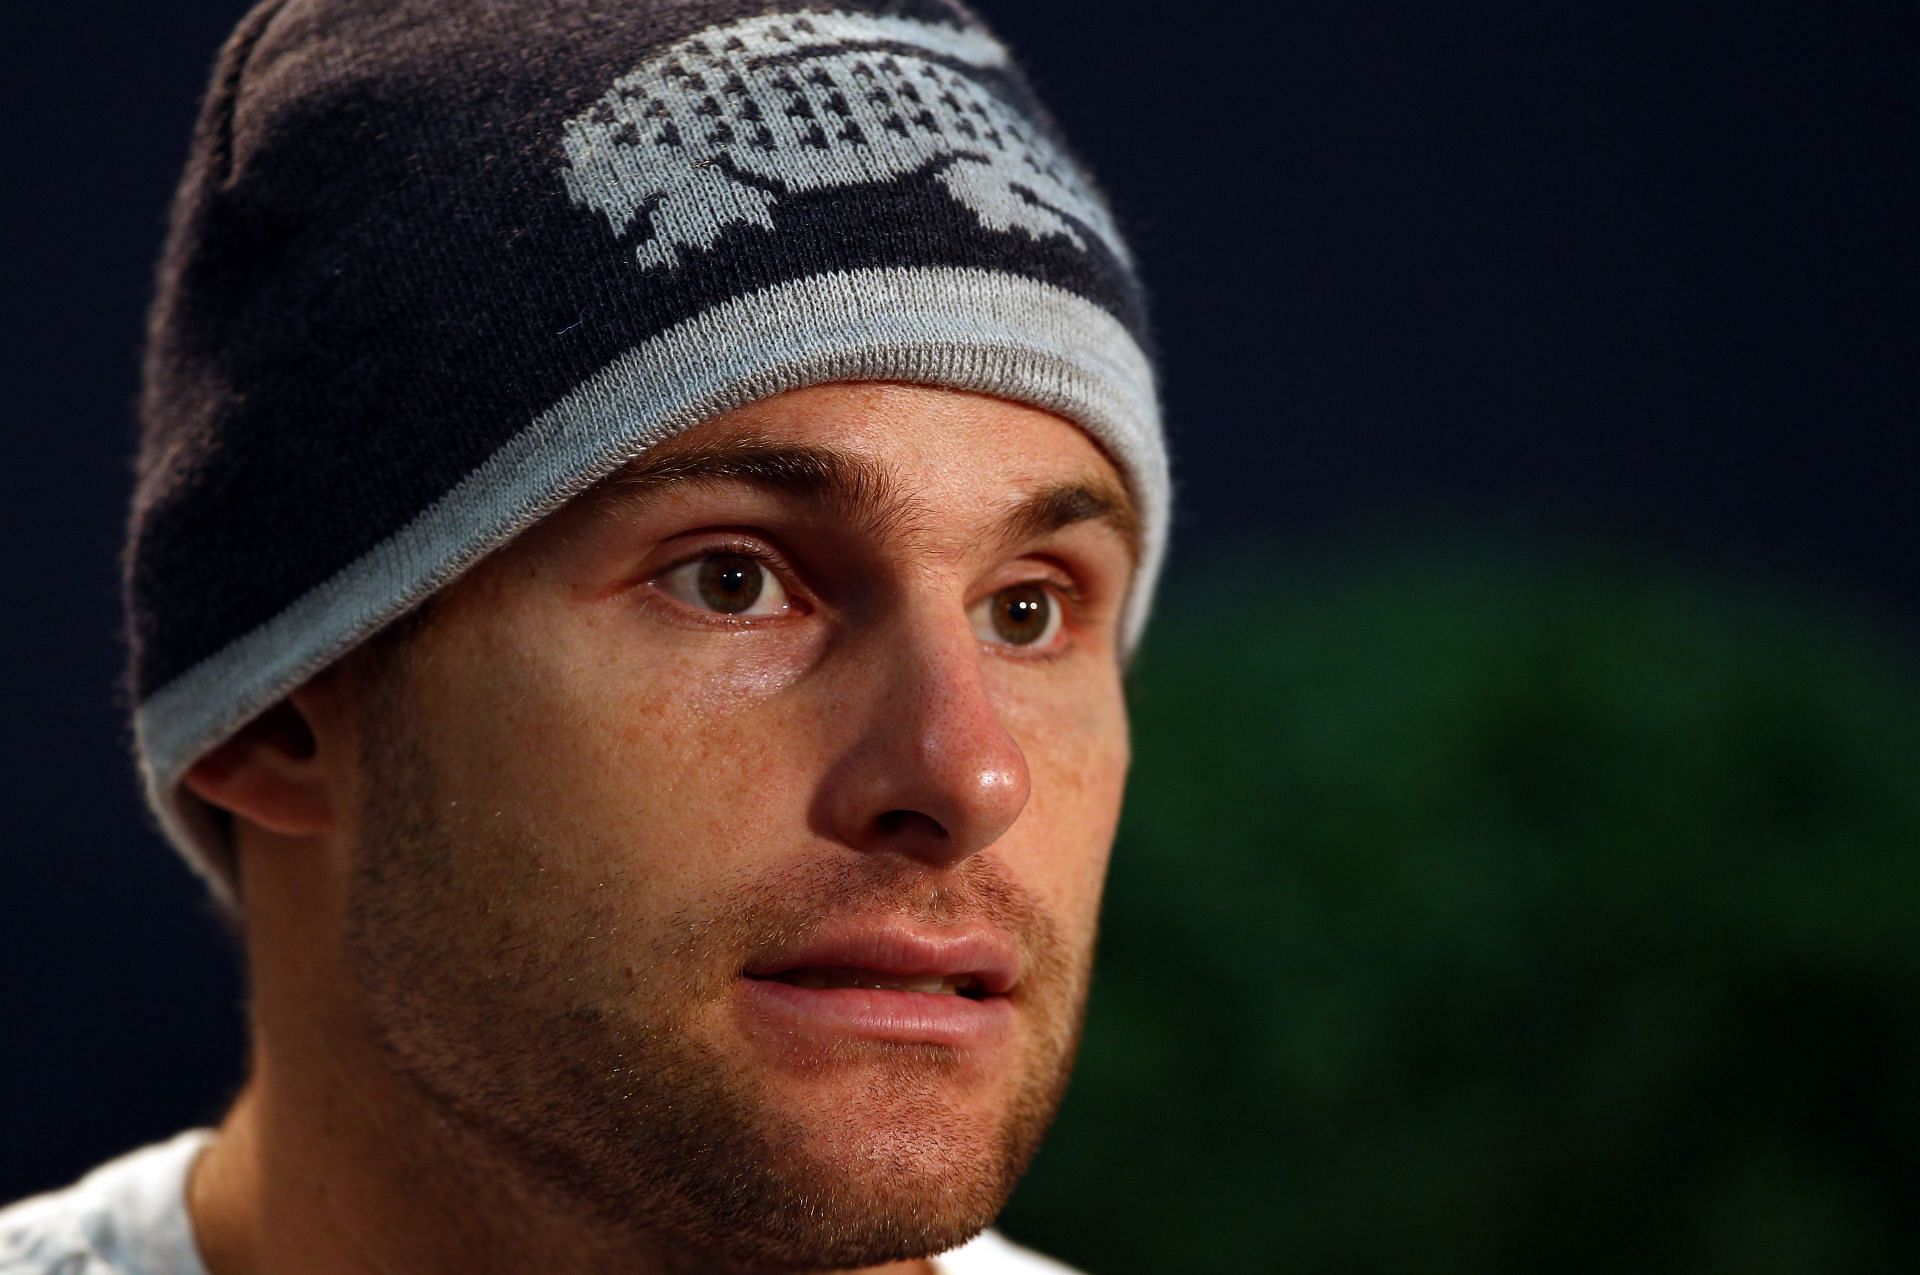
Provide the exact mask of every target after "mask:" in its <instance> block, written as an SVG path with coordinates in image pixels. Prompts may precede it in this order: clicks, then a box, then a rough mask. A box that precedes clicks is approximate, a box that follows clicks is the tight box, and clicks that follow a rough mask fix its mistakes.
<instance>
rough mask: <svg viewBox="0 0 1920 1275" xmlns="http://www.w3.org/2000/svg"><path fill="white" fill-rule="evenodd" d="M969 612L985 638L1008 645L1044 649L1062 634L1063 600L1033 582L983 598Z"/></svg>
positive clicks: (976, 630)
mask: <svg viewBox="0 0 1920 1275" xmlns="http://www.w3.org/2000/svg"><path fill="white" fill-rule="evenodd" d="M969 615H970V616H971V617H972V619H973V631H974V633H975V634H977V635H978V636H979V637H980V639H981V640H982V641H986V642H994V643H998V644H1000V645H1004V646H1021V647H1032V648H1036V649H1039V648H1044V647H1047V646H1050V645H1052V643H1053V642H1054V640H1055V639H1056V638H1057V637H1058V636H1059V634H1060V621H1061V615H1060V600H1059V599H1058V598H1056V597H1054V596H1053V593H1052V592H1051V591H1050V590H1048V589H1047V588H1046V587H1045V586H1043V585H1040V584H1036V583H1032V582H1029V583H1026V584H1016V585H1014V586H1012V587H1011V588H1007V589H1002V590H1000V591H999V592H998V593H994V594H990V595H988V596H987V597H984V598H982V599H980V601H978V602H976V603H974V605H973V610H972V611H971V612H969Z"/></svg>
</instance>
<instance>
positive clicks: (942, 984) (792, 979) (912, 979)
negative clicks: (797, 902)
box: [771, 969, 978, 996]
mask: <svg viewBox="0 0 1920 1275" xmlns="http://www.w3.org/2000/svg"><path fill="white" fill-rule="evenodd" d="M771 977H772V978H774V979H775V980H776V981H778V982H782V983H791V984H792V985H793V986H795V987H804V988H808V989H810V990H812V991H821V990H823V989H825V988H829V987H864V988H868V989H870V990H872V991H876V992H921V993H924V994H926V995H929V996H955V995H958V994H959V992H960V990H961V989H962V988H972V987H975V986H977V984H978V980H977V979H975V978H974V976H973V975H971V974H955V975H953V976H952V977H943V976H941V975H939V974H880V973H876V972H875V971H873V970H819V969H812V970H787V971H785V972H784V973H780V974H774V975H772V976H771Z"/></svg>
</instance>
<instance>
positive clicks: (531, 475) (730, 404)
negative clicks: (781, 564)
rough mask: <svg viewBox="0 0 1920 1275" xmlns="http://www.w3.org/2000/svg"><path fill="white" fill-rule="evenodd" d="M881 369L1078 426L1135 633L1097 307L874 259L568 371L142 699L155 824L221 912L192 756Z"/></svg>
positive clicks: (209, 823)
mask: <svg viewBox="0 0 1920 1275" xmlns="http://www.w3.org/2000/svg"><path fill="white" fill-rule="evenodd" d="M862 380H893V381H908V382H914V383H919V384H927V385H939V386H945V387H948V388H952V389H961V390H972V391H976V392H980V393H986V394H993V395H996V396H998V397H1001V398H1007V399H1012V400H1016V401H1019V402H1023V403H1026V404H1029V405H1031V406H1034V407H1038V408H1042V409H1044V410H1047V411H1051V412H1054V413H1057V414H1058V415H1060V416H1063V417H1066V418H1067V419H1069V420H1072V421H1074V422H1075V423H1077V424H1078V425H1079V426H1080V427H1081V428H1082V429H1084V430H1086V431H1087V433H1088V434H1089V435H1090V436H1091V437H1093V438H1094V439H1095V440H1096V441H1097V442H1099V443H1100V444H1101V445H1102V446H1103V447H1104V448H1105V449H1106V451H1107V452H1108V454H1109V455H1110V456H1111V457H1112V459H1113V461H1114V463H1115V465H1116V466H1117V467H1118V468H1119V470H1120V471H1121V474H1122V475H1123V477H1124V478H1125V479H1126V481H1127V483H1128V484H1129V486H1130V488H1131V489H1132V493H1133V496H1134V499H1135V501H1136V502H1137V503H1138V504H1139V506H1140V509H1139V512H1140V523H1141V526H1142V529H1143V535H1144V543H1143V544H1142V546H1141V560H1140V564H1139V569H1138V571H1137V572H1136V574H1135V577H1134V582H1133V586H1132V590H1131V592H1130V594H1129V596H1128V599H1127V602H1126V607H1125V610H1124V612H1123V614H1122V616H1121V624H1120V640H1121V649H1122V650H1123V652H1125V651H1130V650H1131V649H1132V647H1133V646H1134V644H1135V642H1136V641H1137V640H1138V638H1139V635H1140V631H1141V628H1142V627H1143V625H1144V623H1145V619H1146V614H1147V611H1148V606H1149V603H1150V600H1151V598H1152V594H1153V589H1154V585H1155V582H1156V580H1157V578H1158V576H1159V570H1160V565H1161V559H1162V557H1163V555H1164V551H1165V544H1166V530H1167V521H1168V510H1169V504H1170V500H1171V489H1170V476H1169V472H1168V460H1167V455H1166V450H1165V446H1164V443H1163V441H1162V432H1161V428H1160V410H1159V404H1158V399H1157V396H1156V393H1155V387H1154V381H1153V373H1152V368H1151V365H1150V364H1149V362H1148V360H1147V357H1146V354H1145V352H1144V351H1143V350H1142V349H1141V348H1140V346H1139V344H1138V343H1137V342H1136V341H1135V340H1134V338H1133V336H1132V335H1131V334H1130V333H1129V332H1128V331H1127V329H1126V328H1125V327H1124V326H1123V325H1122V324H1121V323H1120V322H1119V321H1118V320H1117V319H1115V318H1114V317H1113V315H1111V314H1110V313H1108V312H1107V311H1106V310H1104V309H1102V308H1100V307H1099V306H1097V305H1094V304H1093V303H1091V302H1089V301H1087V300H1085V299H1084V298H1082V297H1079V296H1076V295H1075V294H1073V293H1071V292H1067V291H1065V290H1063V289H1061V288H1057V287H1054V286H1052V285H1050V284H1045V283H1040V282H1038V281H1036V280H1033V279H1030V278H1027V277H1026V276H1023V275H1015V274H1009V273H1005V272H999V271H990V270H979V269H924V268H910V269H877V270H857V271H844V272H835V273H830V274H823V275H817V276H814V277H812V278H804V279H797V280H793V281H791V282H787V283H783V284H780V285H777V286H774V287H769V288H765V289H761V290H759V291H756V292H752V293H747V294H745V295H742V296H739V297H735V298H733V299H731V300H729V301H727V302H725V303H724V304H721V305H718V306H715V307H713V308H712V309H709V310H706V311H704V312H702V313H700V314H698V315H695V316H693V317H692V318H689V319H687V320H685V321H683V322H681V323H678V324H676V325H674V326H673V327H671V328H668V329H666V330H665V331H663V332H660V333H659V334H658V335H656V336H653V337H651V338H649V339H648V340H646V341H644V342H642V343H641V344H639V345H638V346H636V347H634V348H633V349H631V350H629V351H628V352H627V353H625V354H624V355H622V356H620V357H619V358H617V359H615V360H614V361H613V362H611V363H610V364H608V365H607V366H606V367H605V368H603V369H602V370H601V371H599V372H597V373H595V374H594V375H593V376H591V377H589V378H588V379H587V380H586V381H584V382H582V383H581V384H580V385H579V386H577V387H575V388H574V389H573V390H572V391H571V392H570V393H568V394H567V395H566V396H565V397H564V398H562V399H561V400H560V401H559V402H557V403H555V404H554V405H553V406H552V407H550V408H548V409H547V410H546V411H544V412H542V413H541V414H540V415H539V416H537V417H536V418H535V419H534V420H533V421H532V422H531V423H530V424H529V425H527V426H526V428H524V429H523V430H521V431H520V432H519V433H518V434H516V435H515V436H514V437H513V438H511V439H510V440H509V441H508V442H507V443H506V444H505V445H504V446H502V447H501V448H499V450H497V451H495V452H494V453H493V454H492V455H491V456H490V457H488V458H487V459H486V460H485V461H484V462H483V463H481V464H480V465H479V466H478V467H477V468H475V469H474V470H473V471H472V472H470V473H469V474H468V475H467V476H466V477H465V478H463V479H462V480H461V481H460V482H458V483H457V484H455V485H454V486H453V487H452V488H451V489H450V490H448V491H447V492H446V493H445V494H444V495H442V496H441V497H440V498H439V499H438V500H437V501H435V502H434V503H433V504H432V505H430V506H428V507H427V508H426V509H424V510H423V511H421V512H420V513H419V514H418V515H417V516H416V517H414V518H413V519H412V520H411V521H410V522H408V523H407V524H406V525H405V526H403V527H401V528H400V529H399V530H398V531H396V532H394V533H393V534H392V535H390V536H388V537H386V538H385V539H384V540H382V541H380V542H379V543H378V544H376V545H375V546H374V547H373V548H372V549H370V550H369V551H367V552H366V553H365V554H363V555H361V556H360V557H359V558H358V559H356V560H355V561H353V562H352V563H350V564H348V565H347V566H346V567H345V568H343V569H342V570H340V571H339V572H337V573H335V574H334V575H333V576H332V577H330V578H329V579H328V580H326V581H325V582H324V583H322V584H320V585H319V586H317V587H315V588H314V589H312V590H310V591H308V592H307V593H306V594H304V595H303V596H301V597H300V598H299V599H297V600H296V601H294V602H293V603H292V604H291V605H289V606H288V607H286V608H285V609H284V610H282V611H281V612H280V613H279V614H278V615H276V616H274V617H273V618H272V619H271V620H269V621H267V622H266V623H264V624H262V625H260V626H258V627H257V628H254V629H253V630H251V631H250V632H248V633H246V634H244V635H242V636H241V637H239V638H237V639H235V640H234V641H232V642H230V643H228V644H227V645H226V646H225V647H223V648H221V649H220V650H219V651H217V652H215V653H214V654H213V655H211V656H209V657H207V658H206V659H204V660H202V661H201V662H199V663H198V664H196V665H194V666H193V667H191V668H189V669H188V670H187V671H186V672H184V673H182V674H181V675H179V676H178V677H176V678H174V679H173V680H172V681H170V682H168V683H167V684H165V685H164V686H162V687H161V688H160V689H159V690H157V691H155V692H154V693H153V694H152V695H150V696H149V697H148V698H147V699H146V700H145V701H143V702H142V703H141V704H140V706H139V708H138V710H137V711H136V713H135V715H134V742H135V748H136V750H137V753H138V757H139V763H140V771H141V777H142V781H143V783H144V785H145V788H146V794H147V800H148V802H149V804H150V805H151V806H152V808H153V810H154V812H155V814H156V815H157V816H158V818H159V821H160V825H161V828H162V830H163V831H164V832H165V833H166V835H167V838H168V840H170V841H171V842H172V843H173V844H174V846H175V847H176V848H177V849H178V850H179V851H180V852H181V853H182V854H183V855H185V857H186V858H187V860H188V861H189V862H190V863H191V864H192V865H193V867H194V868H195V869H196V870H197V871H198V872H199V873H200V874H201V875H202V876H204V877H205V878H206V879H207V881H208V884H209V885H210V886H211V887H212V889H213V892H214V894H215V897H216V899H217V900H218V901H219V902H220V903H221V904H222V905H223V906H225V907H227V908H229V909H230V910H234V911H237V910H238V908H239V899H238V897H237V893H236V889H235V881H234V863H233V851H232V847H231V846H230V845H229V844H228V843H227V838H226V835H225V833H224V831H223V829H222V826H221V821H219V820H218V819H216V818H215V817H214V814H213V811H212V809H211V808H210V807H208V806H207V805H206V804H205V803H204V802H202V801H201V800H200V799H199V798H197V797H195V796H194V795H193V794H192V793H190V792H188V791H187V790H186V789H185V788H184V787H183V786H182V785H181V783H180V779H181V776H182V775H184V774H185V773H186V771H187V769H188V768H189V767H190V766H191V765H192V764H193V763H194V761H196V760H197V759H198V758H199V757H200V756H201V755H203V754H204V753H206V752H207V751H208V750H209V749H212V748H214V747H215V746H217V745H218V744H220V743H221V742H222V741H224V740H225V739H227V738H228V737H229V736H231V735H232V734H233V733H234V732H235V731H237V730H239V729H240V727H242V726H244V725H245V724H246V723H247V722H248V721H250V720H252V719H253V718H254V717H255V716H257V715H258V714H260V713H261V712H263V711H265V710H266V709H267V708H269V707H271V706H272V705H273V704H274V703H275V702H277V701H278V700H279V699H281V698H282V697H283V696H285V695H286V694H287V693H288V692H289V691H292V690H294V689H295V688H296V687H298V686H299V685H300V684H301V683H303V682H305V681H306V680H307V679H308V678H309V677H311V676H313V674H315V673H317V672H319V671H320V670H321V669H322V668H325V667H326V666H327V665H328V664H331V663H332V662H333V661H334V660H336V659H338V658H339V657H340V656H341V655H342V654H344V653H345V652H346V651H347V650H348V649H350V648H351V647H353V646H354V645H356V644H357V643H359V642H360V641H362V640H364V639H365V638H367V637H368V636H369V635H371V634H372V633H374V632H375V631H376V630H378V629H380V628H381V627H383V626H384V625H385V624H387V623H388V622H389V621H391V620H393V619H394V618H396V617H397V616H399V615H401V614H403V613H404V612H406V611H407V610H408V609H410V608H411V607H413V606H414V605H415V604H417V603H419V602H420V601H422V600H423V599H425V598H426V597H427V596H428V595H430V594H432V593H435V592H437V591H438V590H439V589H440V588H441V587H442V586H444V585H446V584H447V583H448V582H450V581H451V580H453V579H454V578H455V577H456V576H458V575H459V574H460V573H461V572H463V571H465V570H466V569H467V568H468V567H470V566H472V565H473V564H474V563H476V562H477V561H479V560H480V559H481V558H482V557H484V556H485V555H486V554H488V553H489V552H491V551H492V550H494V549H496V548H499V547H500V546H501V545H503V544H505V543H506V542H508V541H509V540H511V539H513V538H514V537H515V536H516V535H518V534H519V533H520V532H521V531H523V530H525V529H526V528H527V527H529V526H531V525H532V524H533V523H535V522H537V521H539V520H540V519H541V518H544V517H545V516H546V515H548V514H550V513H552V512H553V511H554V510H556V509H558V508H559V507H560V506H561V505H563V504H565V503H566V502H567V501H568V500H569V499H570V498H572V497H573V496H575V495H577V494H579V493H580V492H581V491H583V490H585V489H586V488H588V487H590V486H592V485H593V484H594V483H596V482H598V481H599V480H600V479H602V478H605V477H606V476H607V475H609V474H611V473H613V472H614V471H615V470H617V469H618V468H620V466H621V465H623V464H625V463H626V462H627V461H629V460H631V459H633V458H634V457H635V456H637V455H639V454H641V453H643V452H645V451H646V450H648V449H649V448H651V447H653V446H654V445H656V444H658V443H660V442H663V441H665V440H666V439H669V438H671V437H673V436H674V435H676V434H678V433H680V432H681V431H683V430H686V429H688V428H690V427H692V426H694V425H696V424H698V423H700V422H701V421H704V420H707V419H709V418H710V417H713V416H716V415H719V414H720V413H722V412H726V411H730V410H731V409H733V408H735V407H739V406H742V405H743V404H746V403H750V402H753V401H755V400H757V399H762V398H767V397H769V396H771V395H774V394H778V393H781V392H783V391H785V390H790V389H796V388H799V387H801V386H807V385H819V384H824V383H827V382H833V381H862Z"/></svg>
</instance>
